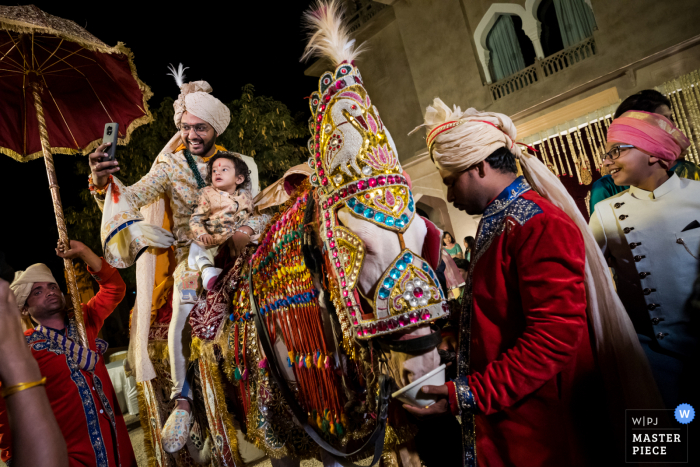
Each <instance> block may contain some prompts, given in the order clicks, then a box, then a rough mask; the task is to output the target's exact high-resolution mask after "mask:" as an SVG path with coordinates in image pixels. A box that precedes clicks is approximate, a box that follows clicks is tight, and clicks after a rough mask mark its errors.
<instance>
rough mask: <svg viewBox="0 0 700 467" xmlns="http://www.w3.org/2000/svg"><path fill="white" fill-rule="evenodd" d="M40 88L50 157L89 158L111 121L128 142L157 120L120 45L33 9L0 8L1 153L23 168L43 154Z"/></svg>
mask: <svg viewBox="0 0 700 467" xmlns="http://www.w3.org/2000/svg"><path fill="white" fill-rule="evenodd" d="M35 89H36V90H37V91H38V92H39V95H40V98H41V104H42V107H43V111H44V117H45V120H46V128H47V131H48V140H49V145H50V148H49V151H50V152H52V153H60V154H76V153H83V154H86V153H88V152H89V151H91V150H92V149H94V148H95V147H96V146H98V145H99V144H100V142H101V141H102V135H103V132H104V125H105V123H109V122H117V123H119V137H120V143H122V144H126V143H127V142H128V140H129V136H130V134H131V132H132V131H133V130H134V129H135V128H137V127H138V126H140V125H142V124H145V123H148V122H150V121H151V120H152V116H151V113H150V111H149V110H148V105H147V104H146V101H147V100H148V99H149V98H150V97H151V95H152V93H151V90H150V89H149V88H148V86H146V85H145V84H144V83H143V82H142V81H141V80H140V79H139V78H138V76H137V75H136V68H135V67H134V63H133V55H132V53H131V51H130V50H129V49H127V48H126V47H125V46H124V45H123V44H122V43H121V42H120V43H119V44H117V46H116V47H109V46H107V45H106V44H104V43H103V42H102V41H100V40H99V39H97V38H96V37H95V36H93V35H92V34H90V33H89V32H87V31H86V30H85V29H83V28H81V27H80V26H78V25H77V24H76V23H74V22H73V21H70V20H66V19H62V18H58V17H56V16H52V15H49V14H47V13H44V12H43V11H41V10H40V9H38V8H37V7H35V6H34V5H28V6H0V102H2V105H0V152H3V153H5V154H7V155H9V156H10V157H12V158H14V159H16V160H18V161H21V162H26V161H29V160H32V159H36V158H38V157H41V156H42V149H41V141H40V138H39V125H38V121H37V113H36V110H35V100H34V96H33V91H34V90H35Z"/></svg>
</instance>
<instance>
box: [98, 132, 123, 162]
mask: <svg viewBox="0 0 700 467" xmlns="http://www.w3.org/2000/svg"><path fill="white" fill-rule="evenodd" d="M118 138H119V124H118V123H114V122H112V123H107V124H106V125H105V134H104V136H103V137H102V144H104V143H112V145H111V146H110V147H108V148H107V149H106V150H105V152H106V153H107V157H106V158H105V159H104V160H105V161H113V160H114V158H115V157H116V152H117V139H118Z"/></svg>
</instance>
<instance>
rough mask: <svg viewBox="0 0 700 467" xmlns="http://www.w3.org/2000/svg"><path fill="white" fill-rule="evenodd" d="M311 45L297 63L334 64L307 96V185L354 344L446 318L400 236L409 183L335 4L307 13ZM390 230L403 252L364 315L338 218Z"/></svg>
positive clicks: (348, 238) (430, 279)
mask: <svg viewBox="0 0 700 467" xmlns="http://www.w3.org/2000/svg"><path fill="white" fill-rule="evenodd" d="M305 20H306V22H307V26H308V27H309V29H310V39H309V43H308V45H307V46H306V50H305V52H304V56H303V57H302V60H303V59H306V58H308V57H312V56H317V57H322V58H327V59H329V60H330V61H331V63H333V64H334V66H335V70H334V71H327V72H325V73H323V75H321V79H320V80H319V89H318V91H315V92H314V93H313V94H311V97H310V106H311V113H312V118H311V120H310V122H309V125H310V129H311V134H312V136H311V138H310V139H309V142H308V148H309V151H310V152H311V155H312V156H311V158H310V159H309V165H310V166H311V168H312V169H313V170H314V171H315V172H314V173H313V174H312V175H311V177H310V178H311V183H312V185H314V186H317V187H318V193H319V201H320V204H321V208H320V213H321V218H320V224H321V225H320V233H321V236H322V239H323V241H324V244H325V248H324V252H325V254H326V255H328V258H329V260H330V264H331V266H332V268H331V269H332V270H333V274H334V276H335V277H334V279H335V280H334V281H332V282H334V283H335V284H334V285H335V287H336V290H335V292H336V293H337V294H338V296H339V297H340V302H341V304H342V305H341V306H342V308H343V309H344V310H345V312H346V313H347V316H348V318H349V320H350V322H351V323H352V325H353V326H354V331H355V333H356V335H357V337H358V338H365V339H366V338H372V337H375V336H378V335H382V334H387V333H391V332H395V331H399V330H402V329H405V328H407V327H411V326H416V325H419V324H422V323H426V322H430V321H433V320H435V319H437V318H439V317H441V316H443V315H444V313H445V311H444V309H443V306H442V305H443V302H444V301H445V297H444V294H443V291H442V289H441V288H440V284H439V282H438V280H437V277H436V275H435V272H434V271H433V269H432V267H431V266H430V265H429V264H428V262H427V261H426V260H424V259H423V258H421V257H420V256H418V255H417V254H416V253H415V252H412V251H410V250H408V249H407V248H405V247H404V246H403V245H404V242H403V236H402V235H403V233H404V232H406V230H407V229H408V228H409V226H410V225H411V222H412V221H413V219H414V218H415V216H416V212H415V211H416V207H415V202H414V200H413V194H412V193H411V189H410V187H409V184H408V181H407V180H406V178H405V177H404V176H403V175H402V174H403V169H402V168H401V164H400V163H399V159H398V155H397V151H396V145H395V144H394V141H393V140H392V138H391V134H390V133H389V130H388V129H387V128H386V126H385V125H384V123H383V122H382V119H381V117H380V116H379V111H378V110H377V108H376V107H375V106H374V105H373V104H372V102H371V100H370V97H369V94H368V93H367V90H366V89H365V87H364V85H363V81H362V76H361V75H360V70H359V69H358V68H357V67H356V66H355V59H356V58H357V56H358V55H359V53H360V52H361V51H362V46H360V47H355V40H354V39H350V37H349V31H348V27H347V25H346V24H344V23H343V20H342V12H341V11H340V7H339V4H338V2H337V0H332V1H330V2H319V3H318V8H317V9H315V10H314V11H312V12H309V13H307V14H306V15H305ZM343 208H347V209H349V210H350V212H351V214H352V215H353V216H356V217H358V218H360V219H363V220H366V221H368V222H371V223H373V224H375V225H377V226H379V227H381V228H383V229H386V230H389V231H392V232H395V233H396V234H397V235H398V237H399V241H400V243H401V245H402V251H401V253H400V254H399V256H398V257H396V259H395V260H394V261H393V262H392V264H391V265H390V266H389V267H388V268H387V269H386V271H385V272H384V274H383V275H382V278H381V279H380V282H379V285H378V286H377V288H376V291H375V293H374V297H367V300H366V302H369V303H371V305H372V309H371V310H367V309H364V310H363V309H362V306H361V305H360V295H359V293H360V291H359V289H358V287H357V284H358V282H357V281H358V277H359V276H360V274H361V271H362V266H363V260H364V257H365V248H364V245H363V242H362V240H361V239H360V238H359V237H358V236H357V235H355V234H354V233H353V232H352V231H351V230H349V229H348V228H346V227H344V226H342V225H341V224H340V222H339V220H338V212H339V211H340V210H341V209H343Z"/></svg>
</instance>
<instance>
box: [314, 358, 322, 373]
mask: <svg viewBox="0 0 700 467" xmlns="http://www.w3.org/2000/svg"><path fill="white" fill-rule="evenodd" d="M316 368H318V369H319V370H320V369H321V368H323V357H318V362H317V363H316Z"/></svg>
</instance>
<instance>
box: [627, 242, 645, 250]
mask: <svg viewBox="0 0 700 467" xmlns="http://www.w3.org/2000/svg"><path fill="white" fill-rule="evenodd" d="M641 244H642V242H637V243H635V242H632V243H630V250H634V249H635V248H637V247H638V246H639V245H641Z"/></svg>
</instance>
